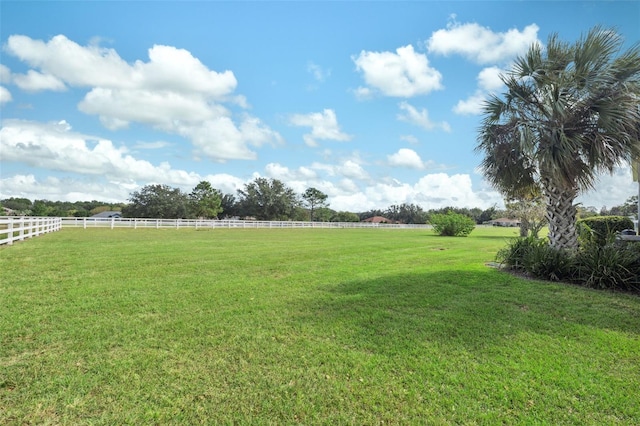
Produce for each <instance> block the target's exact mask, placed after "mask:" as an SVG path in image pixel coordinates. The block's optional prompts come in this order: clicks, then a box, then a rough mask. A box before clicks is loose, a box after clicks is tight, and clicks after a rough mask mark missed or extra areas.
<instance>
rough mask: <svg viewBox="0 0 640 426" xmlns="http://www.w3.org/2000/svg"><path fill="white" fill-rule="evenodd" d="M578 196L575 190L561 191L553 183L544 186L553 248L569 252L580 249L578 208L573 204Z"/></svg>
mask: <svg viewBox="0 0 640 426" xmlns="http://www.w3.org/2000/svg"><path fill="white" fill-rule="evenodd" d="M576 196H577V191H576V190H575V189H573V188H569V189H561V188H559V187H557V186H555V185H554V184H553V183H551V182H547V183H546V185H544V197H545V203H546V204H547V220H548V221H549V243H550V245H551V247H555V248H560V249H569V250H573V249H577V248H578V233H577V231H576V207H575V205H574V204H573V201H574V200H575V199H576Z"/></svg>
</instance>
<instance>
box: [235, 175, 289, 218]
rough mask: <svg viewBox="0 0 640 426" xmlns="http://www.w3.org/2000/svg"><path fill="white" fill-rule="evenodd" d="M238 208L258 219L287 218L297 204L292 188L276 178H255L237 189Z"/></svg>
mask: <svg viewBox="0 0 640 426" xmlns="http://www.w3.org/2000/svg"><path fill="white" fill-rule="evenodd" d="M238 195H239V196H240V201H239V204H240V208H241V211H242V212H243V213H244V214H245V215H246V216H253V217H255V218H256V219H258V220H287V219H291V218H292V217H293V215H294V212H295V208H296V207H297V206H298V205H299V202H298V198H297V196H296V193H295V192H294V191H293V189H291V188H289V187H287V186H286V185H285V184H284V183H282V182H281V181H279V180H278V179H265V178H256V179H255V180H254V181H253V182H250V183H248V184H246V185H245V187H244V189H239V190H238Z"/></svg>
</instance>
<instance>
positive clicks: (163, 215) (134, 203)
mask: <svg viewBox="0 0 640 426" xmlns="http://www.w3.org/2000/svg"><path fill="white" fill-rule="evenodd" d="M129 201H130V202H131V204H129V205H127V206H125V207H123V209H122V215H123V216H124V217H142V218H157V219H179V218H186V217H187V205H188V202H189V200H188V197H187V195H186V194H184V193H183V192H182V191H181V190H180V189H179V188H172V187H170V186H168V185H146V186H144V187H142V189H140V191H135V192H132V193H131V195H130V198H129Z"/></svg>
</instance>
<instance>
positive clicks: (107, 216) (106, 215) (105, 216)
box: [91, 212, 122, 219]
mask: <svg viewBox="0 0 640 426" xmlns="http://www.w3.org/2000/svg"><path fill="white" fill-rule="evenodd" d="M91 217H95V218H99V219H111V218H115V219H119V218H121V217H122V212H100V213H98V214H94V215H93V216H91Z"/></svg>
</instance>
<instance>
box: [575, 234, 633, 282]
mask: <svg viewBox="0 0 640 426" xmlns="http://www.w3.org/2000/svg"><path fill="white" fill-rule="evenodd" d="M639 247H640V245H639V244H637V243H620V242H614V243H609V244H605V245H603V246H601V245H598V244H587V245H586V246H584V247H582V248H581V249H580V251H579V252H578V254H577V256H576V270H577V271H576V272H577V276H576V278H577V281H578V282H579V283H580V284H583V285H586V286H587V287H593V288H600V289H610V290H631V289H638V287H639V285H640V282H639V281H640V249H639Z"/></svg>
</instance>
